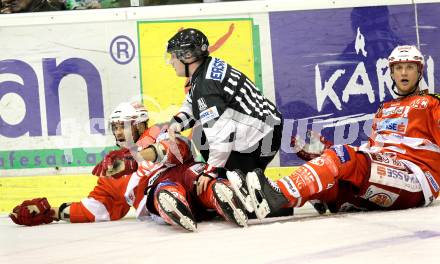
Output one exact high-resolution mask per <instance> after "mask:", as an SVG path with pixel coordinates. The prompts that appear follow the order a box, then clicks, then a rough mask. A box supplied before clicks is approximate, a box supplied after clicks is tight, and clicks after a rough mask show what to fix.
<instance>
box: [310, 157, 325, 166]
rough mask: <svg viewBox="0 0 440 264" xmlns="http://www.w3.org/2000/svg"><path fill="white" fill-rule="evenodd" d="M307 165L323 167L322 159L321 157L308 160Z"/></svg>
mask: <svg viewBox="0 0 440 264" xmlns="http://www.w3.org/2000/svg"><path fill="white" fill-rule="evenodd" d="M309 163H311V164H315V165H316V166H324V164H325V162H324V159H323V158H321V157H317V158H314V159H312V160H310V161H309Z"/></svg>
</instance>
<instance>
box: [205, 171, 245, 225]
mask: <svg viewBox="0 0 440 264" xmlns="http://www.w3.org/2000/svg"><path fill="white" fill-rule="evenodd" d="M199 199H200V202H201V203H202V205H203V206H204V207H205V208H208V209H215V210H216V211H217V213H218V214H219V215H221V216H222V217H223V218H224V219H225V220H226V221H229V222H232V223H234V224H236V225H238V226H240V227H244V226H247V215H246V209H245V208H244V206H243V204H242V203H241V202H240V200H239V199H238V198H237V196H236V195H235V193H234V191H233V190H232V189H231V187H230V184H229V182H228V181H227V180H226V179H215V180H212V181H211V182H210V183H209V184H208V188H207V190H206V191H204V192H203V193H201V194H200V195H199Z"/></svg>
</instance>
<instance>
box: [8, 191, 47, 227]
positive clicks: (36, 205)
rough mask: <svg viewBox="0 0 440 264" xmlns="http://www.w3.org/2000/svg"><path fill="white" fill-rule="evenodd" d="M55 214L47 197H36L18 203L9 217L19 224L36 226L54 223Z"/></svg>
mask: <svg viewBox="0 0 440 264" xmlns="http://www.w3.org/2000/svg"><path fill="white" fill-rule="evenodd" d="M53 214H54V210H52V209H51V207H50V204H49V202H48V201H47V199H46V198H35V199H32V200H26V201H24V202H23V203H22V204H20V205H17V206H16V207H15V208H14V210H12V213H10V214H9V217H10V218H11V219H12V221H14V223H16V224H17V225H26V226H35V225H41V224H49V223H52V221H53V220H54V218H53V216H52V215H53Z"/></svg>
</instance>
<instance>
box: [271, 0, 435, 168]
mask: <svg viewBox="0 0 440 264" xmlns="http://www.w3.org/2000/svg"><path fill="white" fill-rule="evenodd" d="M417 10H418V13H417V14H418V19H419V21H420V22H419V25H420V26H419V27H416V22H415V21H416V17H415V9H414V6H413V5H400V6H377V7H356V8H344V9H333V10H312V11H290V12H273V13H270V28H271V42H272V57H273V69H274V82H275V91H276V101H277V105H278V107H279V109H280V111H281V112H282V113H283V115H284V118H285V127H284V132H283V147H282V150H281V159H280V162H281V165H282V166H291V165H298V164H300V163H301V161H300V160H298V159H297V157H296V155H294V154H293V153H294V151H293V150H292V149H291V148H290V147H289V141H290V136H291V135H293V136H295V135H297V134H298V135H300V136H301V137H302V138H304V135H305V133H306V131H307V130H308V129H312V130H314V131H318V132H319V131H320V132H321V133H322V134H323V135H324V136H325V137H326V138H328V139H330V140H332V141H333V142H334V143H335V144H353V145H360V144H361V143H364V142H366V141H367V139H368V135H369V134H370V131H371V123H372V117H373V116H374V113H375V112H376V110H377V108H378V107H379V106H380V104H381V103H382V102H384V101H387V100H390V99H392V98H394V97H395V95H394V94H393V92H392V90H391V87H392V80H391V78H390V75H389V69H388V66H387V64H388V63H387V57H388V55H389V54H390V53H391V51H392V50H393V48H394V47H395V46H396V45H399V44H411V45H417V41H418V39H417V38H418V35H419V42H420V46H421V51H422V53H423V54H424V55H425V60H426V66H425V75H424V79H423V80H422V81H421V87H422V88H427V89H429V90H430V92H434V87H435V84H436V83H437V84H438V83H439V80H438V78H439V76H440V73H439V69H435V68H434V63H435V62H436V61H440V50H439V49H438V48H437V49H436V48H435V47H436V46H437V47H438V46H439V45H440V39H439V32H438V31H439V29H438V27H439V26H440V23H439V19H438V16H436V15H435V14H438V13H439V12H440V5H439V4H429V5H428V4H425V5H418V9H417ZM417 32H418V33H419V34H417ZM436 92H438V90H436Z"/></svg>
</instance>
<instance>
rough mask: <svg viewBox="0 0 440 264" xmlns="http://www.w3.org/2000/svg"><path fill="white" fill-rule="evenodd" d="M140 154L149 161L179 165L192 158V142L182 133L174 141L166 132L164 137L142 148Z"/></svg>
mask: <svg viewBox="0 0 440 264" xmlns="http://www.w3.org/2000/svg"><path fill="white" fill-rule="evenodd" d="M139 154H140V155H141V156H142V158H143V159H144V160H147V161H151V162H157V163H165V164H167V165H178V164H182V163H184V162H185V161H187V160H189V159H191V157H192V153H191V143H190V141H189V140H188V139H187V138H185V137H183V136H181V135H180V134H177V138H176V139H175V140H174V141H172V140H170V139H169V138H168V135H167V134H164V137H162V138H161V139H159V140H157V142H156V143H154V144H151V145H150V146H148V147H147V148H145V149H143V150H141V151H140V152H139Z"/></svg>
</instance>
